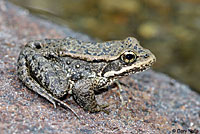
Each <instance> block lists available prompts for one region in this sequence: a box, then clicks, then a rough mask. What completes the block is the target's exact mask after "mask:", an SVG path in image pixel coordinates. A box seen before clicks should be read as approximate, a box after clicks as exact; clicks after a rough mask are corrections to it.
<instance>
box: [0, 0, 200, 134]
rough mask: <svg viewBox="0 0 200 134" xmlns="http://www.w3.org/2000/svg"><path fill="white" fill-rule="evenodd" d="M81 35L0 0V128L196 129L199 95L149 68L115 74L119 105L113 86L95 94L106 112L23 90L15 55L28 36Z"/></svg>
mask: <svg viewBox="0 0 200 134" xmlns="http://www.w3.org/2000/svg"><path fill="white" fill-rule="evenodd" d="M65 36H72V37H76V38H78V39H81V40H89V38H88V37H87V36H85V35H82V34H79V33H75V32H73V31H71V30H69V29H68V28H63V27H61V26H57V25H55V24H52V23H50V22H48V21H45V20H42V19H39V18H36V17H33V16H31V15H30V14H29V13H28V12H27V11H25V10H23V9H20V8H18V7H16V6H14V5H12V4H10V3H7V2H6V1H3V0H0V74H1V75H0V133H1V134H4V133H5V134H11V133H27V134H28V133H45V134H46V133H59V134H64V133H84V134H94V133H97V134H100V133H133V134H135V133H152V134H154V133H155V134H156V133H158V134H159V133H171V132H172V130H173V129H175V130H178V129H180V130H188V129H192V130H196V132H197V131H200V130H199V129H200V96H199V95H198V94H197V93H195V92H193V91H191V89H190V88H188V87H187V86H186V85H184V84H180V83H179V82H177V81H175V80H173V79H171V78H169V77H167V76H165V75H164V74H160V73H156V72H153V71H146V72H144V73H140V74H137V75H131V76H129V77H125V78H123V79H121V81H122V82H123V83H125V84H127V85H128V86H129V88H127V87H124V86H123V88H124V90H125V92H124V93H123V96H124V99H125V100H127V104H126V105H125V106H120V100H119V96H118V94H117V88H112V90H111V88H110V90H108V91H107V92H104V93H102V94H100V95H98V97H97V99H98V100H99V102H100V103H103V102H106V103H109V104H110V107H109V108H108V109H109V110H110V114H109V115H107V114H105V113H102V112H101V113H96V114H89V113H87V112H85V111H83V110H82V109H81V108H80V107H79V106H78V105H77V104H76V103H75V102H74V101H73V100H72V99H71V98H68V99H67V100H66V103H68V104H69V105H70V106H71V107H72V108H73V109H74V110H75V111H76V112H77V114H78V115H79V116H80V118H81V119H80V120H78V119H77V118H76V117H75V116H74V114H73V113H71V112H70V111H69V110H64V109H63V108H60V107H58V108H57V109H54V108H53V105H52V104H50V103H49V102H48V101H47V100H45V99H44V98H42V97H40V96H38V95H37V94H36V93H34V92H32V91H31V90H28V89H27V88H26V87H25V86H23V85H22V83H21V82H20V81H19V80H18V78H17V76H16V61H17V57H18V55H19V52H20V50H21V48H22V47H23V46H24V45H25V43H26V42H27V41H29V40H35V39H44V38H63V37H65Z"/></svg>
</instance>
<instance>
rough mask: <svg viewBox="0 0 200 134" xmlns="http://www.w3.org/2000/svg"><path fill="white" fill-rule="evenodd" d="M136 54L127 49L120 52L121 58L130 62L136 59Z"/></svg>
mask: <svg viewBox="0 0 200 134" xmlns="http://www.w3.org/2000/svg"><path fill="white" fill-rule="evenodd" d="M136 57H137V56H136V54H135V53H134V52H132V51H128V52H125V53H123V54H122V56H121V59H122V60H123V61H124V62H126V63H132V62H134V61H135V60H136Z"/></svg>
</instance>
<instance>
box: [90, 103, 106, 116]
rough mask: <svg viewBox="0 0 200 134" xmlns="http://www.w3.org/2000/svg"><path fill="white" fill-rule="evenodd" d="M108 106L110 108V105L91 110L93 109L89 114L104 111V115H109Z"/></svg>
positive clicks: (98, 106)
mask: <svg viewBox="0 0 200 134" xmlns="http://www.w3.org/2000/svg"><path fill="white" fill-rule="evenodd" d="M108 106H109V104H102V105H97V106H96V107H95V108H91V109H90V110H89V112H91V113H96V112H100V111H103V112H104V113H107V114H109V111H108V110H106V109H105V108H107V107H108Z"/></svg>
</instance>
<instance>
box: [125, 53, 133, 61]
mask: <svg viewBox="0 0 200 134" xmlns="http://www.w3.org/2000/svg"><path fill="white" fill-rule="evenodd" d="M133 58H134V55H133V54H127V55H126V59H128V60H131V59H133Z"/></svg>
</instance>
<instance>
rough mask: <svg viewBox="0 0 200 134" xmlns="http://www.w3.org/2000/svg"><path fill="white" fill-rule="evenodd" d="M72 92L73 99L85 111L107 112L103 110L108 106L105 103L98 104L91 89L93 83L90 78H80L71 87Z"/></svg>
mask: <svg viewBox="0 0 200 134" xmlns="http://www.w3.org/2000/svg"><path fill="white" fill-rule="evenodd" d="M72 94H73V97H74V100H75V101H76V102H77V103H78V104H79V105H80V106H81V107H82V108H83V109H84V110H86V111H89V112H99V111H103V112H105V113H109V112H108V111H107V110H105V108H106V107H108V105H107V104H103V105H99V104H98V103H97V101H96V99H95V94H94V90H93V85H92V82H91V81H90V80H87V79H86V80H80V81H78V82H77V83H76V84H75V85H74V88H73V89H72Z"/></svg>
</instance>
